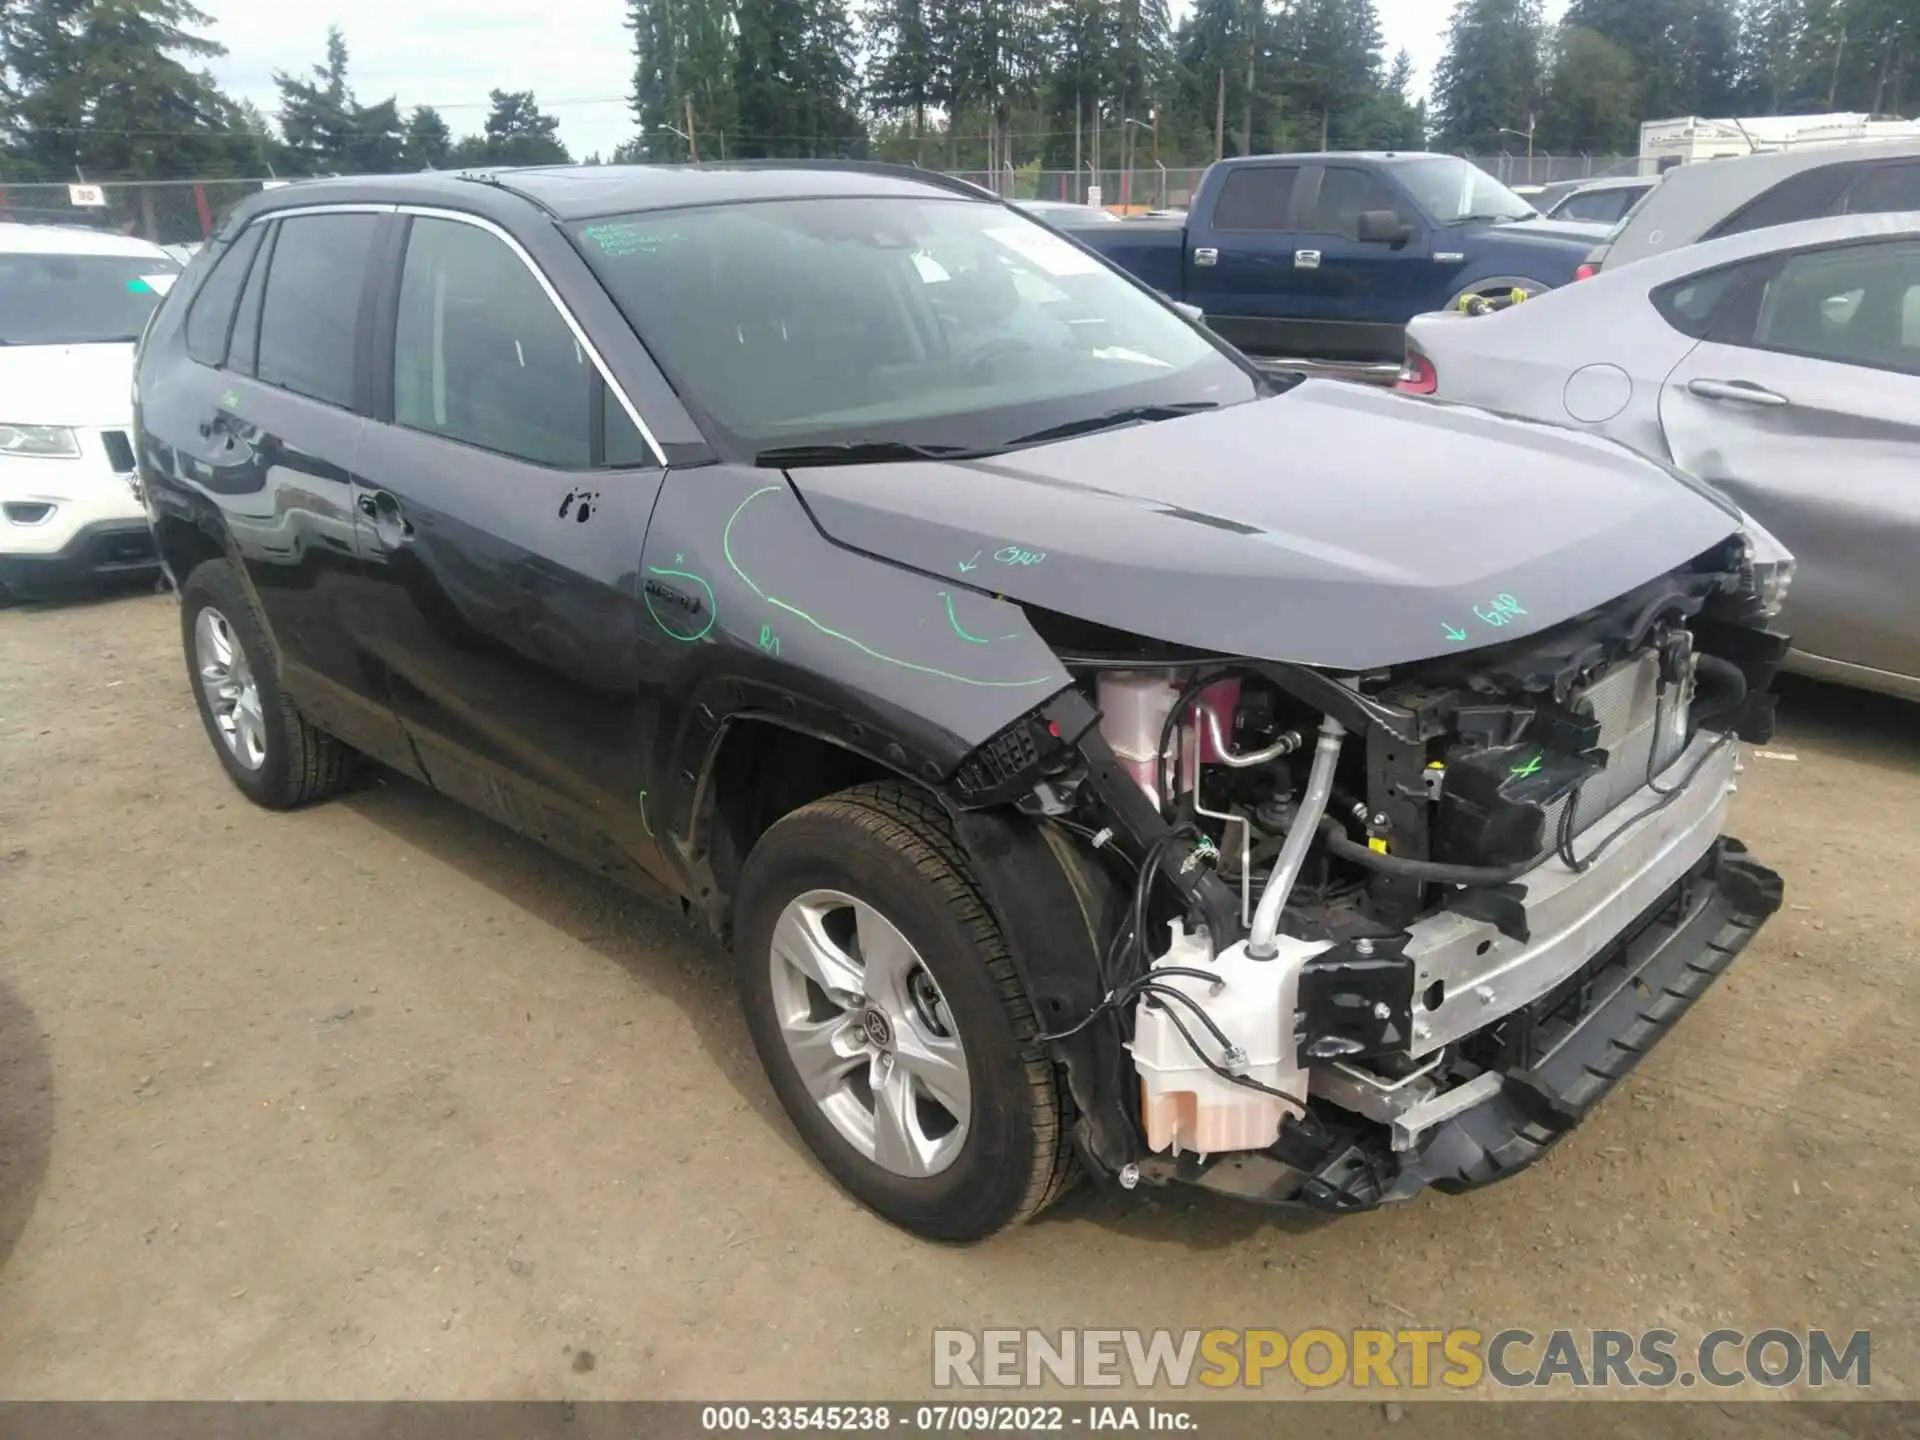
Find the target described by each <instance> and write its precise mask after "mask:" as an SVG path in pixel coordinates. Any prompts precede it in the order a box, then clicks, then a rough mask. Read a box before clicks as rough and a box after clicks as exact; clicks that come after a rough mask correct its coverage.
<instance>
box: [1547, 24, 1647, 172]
mask: <svg viewBox="0 0 1920 1440" xmlns="http://www.w3.org/2000/svg"><path fill="white" fill-rule="evenodd" d="M1635 84H1636V80H1635V74H1634V68H1633V57H1632V56H1631V55H1629V54H1627V52H1626V51H1624V50H1622V49H1621V48H1620V47H1619V46H1618V45H1616V44H1614V43H1613V42H1612V41H1611V40H1609V39H1607V38H1606V37H1605V36H1604V35H1596V34H1594V32H1593V31H1591V30H1585V29H1582V28H1581V27H1580V26H1578V25H1563V26H1561V27H1560V29H1559V30H1558V31H1557V32H1556V33H1555V35H1554V39H1553V66H1552V69H1551V71H1550V72H1549V74H1548V78H1547V98H1546V103H1545V104H1544V105H1543V106H1541V109H1540V132H1539V137H1538V139H1539V144H1540V148H1541V149H1543V150H1557V151H1567V150H1571V151H1576V152H1583V153H1585V154H1589V155H1594V154H1604V153H1608V152H1622V151H1627V152H1630V151H1632V150H1634V149H1636V148H1637V145H1638V134H1639V129H1638V126H1639V116H1638V114H1637V113H1636V112H1635V110H1634V108H1633V96H1634V91H1635Z"/></svg>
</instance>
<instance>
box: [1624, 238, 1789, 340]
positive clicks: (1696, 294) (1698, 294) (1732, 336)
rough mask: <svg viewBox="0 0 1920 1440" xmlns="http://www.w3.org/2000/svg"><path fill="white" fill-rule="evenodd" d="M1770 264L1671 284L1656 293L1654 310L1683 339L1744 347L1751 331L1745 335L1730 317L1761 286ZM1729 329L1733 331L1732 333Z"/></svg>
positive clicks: (1762, 262)
mask: <svg viewBox="0 0 1920 1440" xmlns="http://www.w3.org/2000/svg"><path fill="white" fill-rule="evenodd" d="M1770 264H1771V261H1770V260H1766V259H1761V260H1748V261H1744V262H1743V263H1741V264H1739V265H1728V266H1726V267H1724V268H1722V269H1719V270H1706V271H1702V272H1701V273H1700V274H1698V275H1689V276H1687V277H1686V278H1685V279H1682V280H1673V281H1670V282H1668V283H1667V284H1665V285H1662V286H1661V287H1660V288H1659V289H1658V290H1655V291H1654V292H1653V295H1652V297H1651V298H1652V300H1653V308H1654V309H1656V310H1658V311H1659V312H1660V316H1661V318H1662V319H1664V320H1665V321H1666V322H1667V323H1668V324H1669V325H1671V326H1673V328H1674V329H1676V330H1678V331H1679V332H1680V333H1681V334H1682V335H1691V336H1692V337H1693V338H1694V339H1696V340H1705V339H1707V338H1708V337H1709V336H1712V337H1714V338H1716V339H1725V340H1728V341H1729V343H1732V344H1736V345H1740V344H1745V343H1747V335H1749V334H1751V329H1750V328H1747V329H1746V330H1745V331H1744V332H1743V331H1742V328H1741V322H1740V321H1738V320H1733V319H1730V316H1731V313H1732V312H1734V311H1737V310H1739V309H1740V308H1741V306H1740V303H1739V302H1740V299H1741V296H1742V295H1743V294H1744V293H1746V292H1748V291H1750V290H1752V289H1753V288H1755V287H1756V286H1757V285H1758V284H1759V283H1760V281H1761V279H1762V277H1763V276H1764V274H1765V272H1766V270H1767V268H1768V266H1769V265H1770ZM1747 314H1748V315H1749V316H1750V315H1751V314H1752V310H1751V307H1747ZM1716 316H1718V317H1719V323H1718V324H1716V323H1715V317H1716ZM1750 323H1751V322H1750V321H1749V322H1748V325H1749V327H1750ZM1729 325H1731V326H1732V327H1733V328H1732V333H1729V329H1728V327H1729Z"/></svg>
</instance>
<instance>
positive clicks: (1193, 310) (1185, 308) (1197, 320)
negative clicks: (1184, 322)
mask: <svg viewBox="0 0 1920 1440" xmlns="http://www.w3.org/2000/svg"><path fill="white" fill-rule="evenodd" d="M1167 303H1168V304H1169V305H1171V306H1173V308H1174V309H1176V310H1178V311H1179V312H1180V313H1181V314H1182V315H1184V316H1186V318H1187V319H1189V320H1191V321H1192V322H1193V323H1194V324H1195V325H1205V324H1206V323H1207V312H1206V311H1204V310H1202V309H1201V308H1200V307H1199V306H1198V305H1189V304H1188V303H1187V302H1186V301H1184V300H1169V301H1168V302H1167Z"/></svg>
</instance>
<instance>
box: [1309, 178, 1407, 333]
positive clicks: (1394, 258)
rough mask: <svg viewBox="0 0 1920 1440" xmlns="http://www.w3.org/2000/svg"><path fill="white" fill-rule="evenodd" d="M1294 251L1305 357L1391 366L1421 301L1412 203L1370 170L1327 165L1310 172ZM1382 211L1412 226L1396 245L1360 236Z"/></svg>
mask: <svg viewBox="0 0 1920 1440" xmlns="http://www.w3.org/2000/svg"><path fill="white" fill-rule="evenodd" d="M1305 190H1306V193H1304V194H1303V195H1302V197H1301V200H1302V203H1301V207H1300V211H1301V233H1300V235H1299V236H1298V238H1297V242H1296V246H1295V250H1294V276H1293V289H1294V294H1295V296H1296V305H1297V307H1298V308H1297V313H1298V315H1299V316H1300V318H1301V319H1302V320H1305V321H1309V322H1312V323H1311V328H1310V329H1309V330H1308V331H1307V332H1306V336H1305V338H1306V342H1307V343H1309V344H1310V345H1311V346H1312V348H1311V349H1310V350H1308V351H1307V353H1308V354H1311V355H1324V356H1327V357H1329V358H1334V359H1351V360H1381V359H1392V360H1398V359H1399V358H1400V357H1401V355H1402V353H1403V351H1404V344H1405V342H1404V334H1405V327H1406V323H1407V321H1408V320H1410V319H1412V318H1413V316H1414V315H1415V314H1416V313H1417V312H1418V311H1419V310H1421V309H1422V308H1424V306H1423V302H1424V301H1425V300H1426V299H1427V298H1428V297H1427V295H1426V293H1425V292H1426V287H1427V285H1428V284H1429V282H1430V280H1431V278H1432V277H1431V276H1430V275H1429V273H1428V272H1429V271H1430V270H1431V269H1432V268H1433V267H1432V266H1431V265H1429V264H1427V263H1425V262H1426V259H1427V256H1428V254H1429V253H1430V250H1431V239H1430V235H1429V232H1428V229H1427V224H1426V221H1425V219H1424V217H1423V216H1422V215H1421V214H1420V212H1419V211H1418V209H1417V208H1415V206H1414V205H1413V203H1412V202H1411V201H1410V200H1408V199H1407V198H1406V197H1405V196H1404V195H1402V194H1401V193H1400V191H1399V190H1398V189H1397V188H1396V187H1395V186H1393V185H1391V184H1389V183H1388V182H1387V180H1386V179H1384V178H1383V177H1382V176H1381V175H1379V174H1378V173H1377V172H1375V171H1373V170H1371V169H1367V168H1365V167H1362V166H1358V165H1340V164H1332V165H1327V166H1325V167H1324V168H1321V169H1320V170H1319V171H1318V172H1317V175H1316V173H1315V172H1312V171H1310V172H1309V173H1308V175H1307V176H1306V178H1305ZM1370 211H1387V212H1391V213H1392V214H1394V215H1395V216H1396V217H1397V218H1398V219H1399V221H1400V222H1401V223H1402V224H1404V225H1407V226H1409V227H1411V229H1412V232H1413V233H1412V235H1411V237H1410V238H1409V239H1408V240H1406V241H1405V242H1404V243H1403V244H1400V245H1390V244H1387V243H1384V242H1381V241H1377V240H1362V239H1361V238H1360V217H1361V216H1362V215H1363V214H1366V213H1368V212H1370Z"/></svg>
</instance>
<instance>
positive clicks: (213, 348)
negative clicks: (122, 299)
mask: <svg viewBox="0 0 1920 1440" xmlns="http://www.w3.org/2000/svg"><path fill="white" fill-rule="evenodd" d="M389 223H391V221H390V217H388V216H386V215H383V214H382V213H381V212H380V211H379V210H377V209H375V208H374V207H371V206H369V207H365V208H360V209H355V208H349V207H341V208H330V209H329V210H328V211H327V212H326V213H302V212H293V213H289V214H286V215H281V216H278V217H268V218H263V219H260V220H256V221H255V222H254V223H253V224H252V225H249V226H248V227H247V228H246V229H245V230H244V231H242V232H241V234H240V235H239V236H238V237H237V238H236V239H235V240H234V241H233V242H232V243H231V244H230V245H229V247H228V248H227V250H226V252H225V253H224V254H223V255H221V256H220V258H219V259H218V260H217V261H216V262H215V265H214V267H213V269H212V271H211V273H210V274H209V275H208V277H207V279H206V281H205V282H204V283H203V284H202V285H201V286H200V288H199V289H198V291H197V292H196V293H195V295H194V296H193V298H192V300H191V302H190V305H189V309H188V311H187V316H186V321H185V326H184V336H183V345H184V348H185V351H186V357H185V361H184V363H182V362H180V361H178V360H175V361H173V362H170V363H168V364H165V365H157V366H152V367H146V373H147V374H150V375H151V376H152V383H151V384H150V385H147V386H146V387H145V388H144V393H143V395H142V405H141V412H142V426H143V429H144V432H145V437H146V439H147V441H148V443H149V444H150V445H151V444H153V443H154V442H158V443H159V444H160V445H161V446H163V447H165V450H166V452H167V453H166V454H165V456H164V457H163V464H164V467H165V468H166V469H167V471H168V472H169V473H170V474H172V475H173V476H175V477H176V478H178V479H179V480H181V481H184V482H185V483H186V484H188V485H190V486H191V487H192V488H193V489H194V490H196V491H198V492H199V494H200V495H202V496H204V497H205V499H206V501H207V502H208V503H209V504H210V505H211V506H212V507H214V508H215V509H216V510H217V512H218V515H217V520H218V524H219V526H220V528H222V529H224V530H225V532H226V533H227V535H228V536H229V537H230V539H231V543H232V547H233V551H234V553H235V555H236V558H237V559H238V560H239V562H240V563H241V565H242V566H243V567H244V569H245V572H246V577H247V580H248V582H249V583H250V586H251V588H252V590H253V592H254V594H255V596H256V597H257V598H258V600H259V604H260V608H261V611H262V613H263V614H264V615H265V616H266V620H267V624H268V627H269V629H270V631H271V633H272V636H273V641H274V644H275V646H276V648H277V660H278V663H279V666H280V671H281V681H282V684H283V685H284V686H285V688H286V690H287V692H288V694H289V695H290V696H291V697H292V698H293V699H294V700H295V701H296V703H298V704H299V706H300V707H301V709H302V710H303V711H305V712H306V713H307V714H308V716H310V717H311V718H312V719H313V720H314V722H315V723H316V724H319V725H320V726H322V727H323V728H325V729H327V730H329V731H332V732H333V733H334V734H336V735H339V736H340V737H341V738H342V739H344V740H346V741H348V742H349V743H350V744H352V745H353V746H354V747H355V748H357V749H360V750H362V751H365V752H366V753H368V754H370V755H373V756H375V757H376V758H378V759H380V760H383V761H385V762H386V763H388V764H389V765H393V766H396V767H398V768H400V769H402V770H407V771H409V772H412V771H413V770H414V767H413V765H412V760H411V753H410V751H409V750H408V747H407V745H406V742H405V739H404V737H403V736H402V735H401V733H400V729H399V726H398V724H397V723H396V722H395V720H394V717H393V712H392V709H391V707H390V706H389V705H388V703H387V692H386V683H385V680H384V678H383V677H382V676H381V675H380V673H379V672H378V669H377V668H376V667H375V666H374V665H372V664H371V663H370V656H369V654H368V650H367V644H366V642H367V638H368V630H367V622H368V613H367V611H366V610H365V608H364V607H363V606H361V605H360V604H358V603H357V602H358V601H359V599H360V598H362V592H361V589H360V560H359V546H360V535H359V533H358V532H359V527H358V526H357V524H356V520H355V505H354V481H353V464H354V458H355V454H356V452H357V450H358V447H359V444H360V438H361V434H362V432H363V430H364V429H365V421H364V420H363V419H362V416H361V412H362V410H363V409H364V405H365V397H364V386H363V375H362V370H363V366H362V359H363V355H362V340H363V336H364V334H365V331H364V329H363V312H364V311H365V309H366V306H367V303H368V300H369V298H370V294H371V291H370V281H371V278H372V276H373V274H374V272H375V269H376V266H375V264H374V256H375V253H376V246H377V240H378V237H379V235H380V232H381V229H382V227H383V225H386V224H389ZM182 578H184V577H182Z"/></svg>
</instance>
